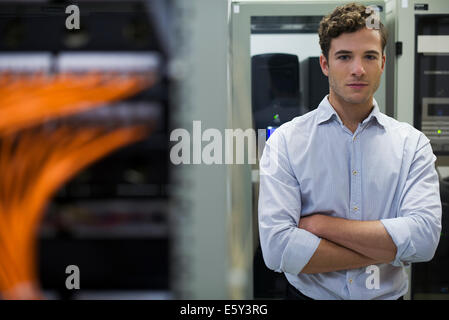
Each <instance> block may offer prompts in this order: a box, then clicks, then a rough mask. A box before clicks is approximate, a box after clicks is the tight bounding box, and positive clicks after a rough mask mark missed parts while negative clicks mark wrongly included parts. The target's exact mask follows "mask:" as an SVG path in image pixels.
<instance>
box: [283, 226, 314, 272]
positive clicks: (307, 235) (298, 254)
mask: <svg viewBox="0 0 449 320" xmlns="http://www.w3.org/2000/svg"><path fill="white" fill-rule="evenodd" d="M320 241H321V238H319V237H317V236H316V235H314V234H313V233H311V232H309V231H307V230H304V229H300V228H294V229H293V231H292V234H291V235H290V240H289V241H288V243H287V246H286V247H285V249H284V253H283V254H282V259H281V270H282V271H284V272H286V273H290V274H294V275H297V274H298V273H300V272H301V270H302V269H303V268H304V267H305V265H306V264H307V263H308V262H309V260H310V258H312V256H313V254H314V253H315V250H316V249H317V248H318V245H319V243H320Z"/></svg>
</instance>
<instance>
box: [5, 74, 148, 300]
mask: <svg viewBox="0 0 449 320" xmlns="http://www.w3.org/2000/svg"><path fill="white" fill-rule="evenodd" d="M155 80H156V79H154V78H152V77H151V76H149V75H146V76H142V75H136V74H135V75H118V74H108V75H104V74H99V73H91V74H62V75H59V76H51V77H49V76H47V75H33V76H30V75H15V74H0V294H1V296H2V298H4V299H42V298H43V296H42V294H41V292H40V289H39V287H40V286H39V279H38V277H37V261H36V255H37V253H36V248H37V243H36V240H37V234H36V233H37V231H38V230H39V224H40V222H41V220H42V215H43V213H44V212H45V207H46V205H47V203H48V202H49V200H50V198H51V197H52V195H53V194H54V193H55V192H56V191H57V190H58V189H59V188H60V187H61V186H62V185H63V184H64V183H66V182H67V181H68V180H70V179H71V178H72V177H73V176H75V175H76V174H77V173H78V172H80V171H81V170H82V169H84V168H86V167H87V166H89V165H90V164H92V163H93V162H94V161H96V160H98V159H100V158H102V157H104V156H106V155H107V154H109V153H111V152H113V151H114V150H117V149H118V148H120V147H123V146H125V145H127V144H130V143H133V142H136V141H138V140H140V139H143V138H144V137H145V136H147V135H148V133H149V125H148V124H147V125H143V124H139V125H130V124H129V123H127V124H126V125H122V126H120V125H117V123H114V124H113V125H111V124H106V125H92V124H91V123H89V125H84V126H79V125H74V124H73V122H70V121H67V122H64V119H67V117H70V115H75V114H79V113H81V112H85V111H87V110H92V109H93V108H98V107H100V106H104V105H105V104H108V103H110V102H112V101H117V100H119V99H123V98H126V97H129V96H131V95H133V94H135V93H137V92H139V91H140V90H142V89H144V88H147V87H149V86H151V85H153V84H154V82H155Z"/></svg>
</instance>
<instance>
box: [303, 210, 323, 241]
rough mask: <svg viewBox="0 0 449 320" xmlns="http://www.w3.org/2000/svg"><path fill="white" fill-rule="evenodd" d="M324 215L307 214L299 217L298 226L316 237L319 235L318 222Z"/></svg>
mask: <svg viewBox="0 0 449 320" xmlns="http://www.w3.org/2000/svg"><path fill="white" fill-rule="evenodd" d="M323 217H324V215H322V214H311V215H309V216H305V217H301V218H300V219H299V224H298V228H301V229H304V230H307V231H309V232H311V233H313V234H314V235H316V236H317V237H320V235H319V234H318V233H319V224H320V222H321V221H322V220H323V219H322V218H323Z"/></svg>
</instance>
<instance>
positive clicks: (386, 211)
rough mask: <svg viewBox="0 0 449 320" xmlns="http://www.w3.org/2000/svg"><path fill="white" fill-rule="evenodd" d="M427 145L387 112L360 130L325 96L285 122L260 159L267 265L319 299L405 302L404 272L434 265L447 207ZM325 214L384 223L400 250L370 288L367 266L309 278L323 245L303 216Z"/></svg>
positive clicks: (376, 114) (368, 120)
mask: <svg viewBox="0 0 449 320" xmlns="http://www.w3.org/2000/svg"><path fill="white" fill-rule="evenodd" d="M435 160H436V157H435V155H434V154H433V152H432V149H431V146H430V143H429V139H427V138H426V137H425V136H424V134H422V133H421V132H419V131H418V130H416V129H415V128H413V127H412V126H410V125H409V124H407V123H401V122H398V121H396V120H395V119H393V118H390V117H388V116H386V115H385V114H383V113H381V112H380V111H379V107H378V105H377V103H376V102H375V101H374V108H373V110H372V112H371V113H370V115H369V116H368V117H367V118H366V119H365V120H364V121H363V122H362V123H360V124H359V126H358V128H357V130H356V131H355V132H354V133H352V132H351V131H350V130H349V129H348V128H346V127H345V126H344V125H343V123H342V121H341V120H340V118H339V116H338V114H337V113H336V112H335V110H334V108H333V107H332V106H331V105H330V103H329V101H328V99H327V97H325V98H324V99H323V101H322V102H321V103H320V105H319V107H318V108H317V109H315V110H313V111H311V112H309V113H307V114H305V115H303V116H301V117H297V118H295V119H293V120H292V121H290V122H288V123H285V124H283V125H282V126H281V127H279V128H278V129H277V130H276V131H275V132H274V133H273V135H272V136H271V137H270V138H269V139H268V141H267V143H266V145H265V149H264V152H263V155H262V158H261V161H260V192H259V233H260V234H259V235H260V243H261V247H262V252H263V257H264V260H265V263H266V265H267V266H268V267H269V268H270V269H272V270H275V271H277V272H284V273H285V275H286V277H287V279H288V281H289V282H290V283H291V284H292V285H293V286H294V287H296V288H297V289H298V290H300V291H301V292H302V293H303V294H305V295H307V296H309V297H311V298H314V299H397V298H398V297H400V296H402V295H404V294H405V293H406V292H407V290H408V279H407V275H406V272H405V269H404V268H405V266H406V265H408V263H412V262H421V261H428V260H430V259H432V257H433V255H434V253H435V250H436V247H437V245H438V242H439V239H440V232H441V200H440V193H439V181H438V175H437V172H436V170H435ZM317 212H321V213H326V214H328V215H331V216H335V217H342V218H346V219H351V220H380V221H381V222H382V223H383V225H384V227H385V229H386V230H387V232H388V233H389V234H390V236H391V238H392V239H393V241H394V243H395V245H396V247H397V255H396V257H395V260H394V261H393V262H392V263H389V264H379V265H377V267H378V268H379V269H378V270H379V272H378V274H379V276H380V277H379V283H378V286H376V287H375V288H372V286H368V285H367V282H369V281H370V280H369V279H368V277H369V276H370V275H371V273H370V270H367V268H366V267H363V268H358V269H351V270H343V271H336V272H328V273H319V274H302V273H300V272H301V270H302V269H303V267H304V266H305V265H306V264H307V263H308V261H309V260H310V258H311V257H312V255H313V254H314V252H315V250H316V248H317V247H318V244H319V242H320V238H319V237H317V236H315V235H314V234H312V233H310V232H308V231H306V230H304V229H299V228H298V227H297V226H298V222H299V219H300V218H301V217H302V216H307V215H308V214H311V213H317Z"/></svg>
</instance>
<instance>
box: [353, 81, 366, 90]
mask: <svg viewBox="0 0 449 320" xmlns="http://www.w3.org/2000/svg"><path fill="white" fill-rule="evenodd" d="M367 85H368V84H367V83H363V82H353V83H349V84H348V87H351V88H353V89H361V88H364V87H366V86H367Z"/></svg>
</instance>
